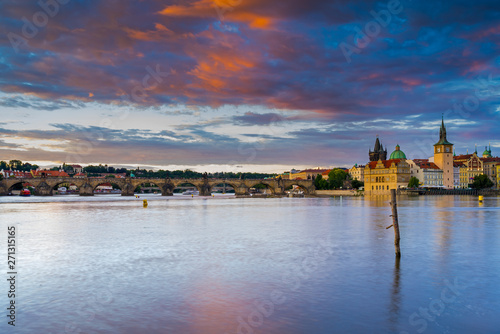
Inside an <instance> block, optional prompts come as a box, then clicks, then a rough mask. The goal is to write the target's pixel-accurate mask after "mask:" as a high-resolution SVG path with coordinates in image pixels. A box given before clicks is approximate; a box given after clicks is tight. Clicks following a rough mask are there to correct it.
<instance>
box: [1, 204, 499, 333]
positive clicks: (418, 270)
mask: <svg viewBox="0 0 500 334" xmlns="http://www.w3.org/2000/svg"><path fill="white" fill-rule="evenodd" d="M180 197H182V196H179V198H170V199H165V198H162V197H151V198H148V201H149V199H150V204H149V207H148V208H147V209H144V208H143V207H142V196H141V199H127V198H122V197H119V196H117V197H106V198H91V199H82V198H78V197H77V198H69V197H66V198H57V197H55V198H50V199H44V198H43V199H41V198H29V200H32V201H33V202H27V201H25V200H26V199H24V198H23V199H5V198H0V206H1V207H0V209H1V214H2V215H1V218H2V220H1V221H0V230H5V228H6V226H7V225H8V224H10V223H12V222H19V224H20V233H21V234H20V238H21V240H20V242H21V243H20V244H21V245H22V249H21V253H20V256H21V257H22V258H21V263H22V266H21V270H22V272H21V274H22V277H23V283H22V285H21V286H20V289H22V296H23V298H22V299H20V305H22V307H20V310H22V311H20V312H24V313H23V314H22V317H20V319H23V322H22V326H20V327H19V328H18V332H19V333H50V332H53V333H56V332H57V333H58V332H62V331H64V326H66V325H67V324H74V326H75V328H79V329H81V332H82V333H114V332H116V333H127V334H133V333H152V334H155V333H182V334H185V333H186V334H190V333H203V334H204V333H237V330H238V326H239V322H238V317H242V319H245V321H246V322H247V323H248V321H249V320H248V316H249V315H250V314H251V312H253V310H255V308H256V306H255V304H254V303H255V301H259V300H269V299H270V296H271V292H272V291H273V290H279V291H283V292H284V293H286V297H287V299H286V301H285V302H283V303H282V304H280V305H275V310H274V313H273V314H272V315H270V316H269V317H267V318H265V319H264V323H263V324H262V325H261V326H255V327H252V328H251V329H252V331H253V333H254V334H257V333H266V334H281V333H308V334H309V333H311V334H316V333H320V334H322V333H368V332H369V333H399V332H400V330H405V331H407V332H409V333H414V332H416V331H417V329H418V328H419V327H415V326H413V325H412V324H411V323H410V322H409V321H408V319H409V317H410V316H411V315H412V314H413V313H414V312H419V309H420V308H427V307H428V306H429V303H430V301H432V300H439V298H440V294H441V291H442V290H443V284H444V283H443V282H444V280H448V281H454V279H455V278H456V277H459V279H460V282H462V281H463V282H465V283H466V284H467V285H468V286H472V287H473V288H471V289H468V290H467V291H466V293H465V292H464V293H463V294H462V295H461V296H460V298H457V302H456V303H454V304H450V305H447V307H446V311H445V312H443V313H442V314H441V315H440V316H439V318H438V320H437V321H436V322H434V323H431V322H429V324H428V326H429V329H428V330H427V332H428V333H435V332H436V333H439V332H448V333H468V332H472V331H473V330H474V328H480V329H481V332H495V331H497V329H498V326H497V325H498V321H497V318H498V316H497V313H498V309H500V288H499V287H498V277H500V266H499V265H498V263H500V241H499V240H500V224H498V221H499V220H500V210H499V205H500V202H499V201H498V199H495V198H486V199H485V203H484V206H483V207H480V206H479V204H478V202H477V198H466V197H446V196H434V197H431V196H420V197H414V198H405V197H400V198H399V199H398V204H399V208H398V213H399V223H400V227H401V238H402V239H401V249H402V258H400V259H397V258H396V259H395V256H394V232H393V230H392V229H390V230H386V229H385V228H386V227H387V226H388V225H390V224H391V217H390V216H389V215H390V214H391V210H390V206H389V198H388V197H387V196H385V197H384V196H376V197H374V198H373V199H369V198H346V197H344V198H342V201H340V198H335V199H330V198H325V199H315V198H304V199H298V198H282V199H236V198H234V196H233V198H232V199H217V198H211V199H196V198H194V199H193V198H189V199H186V198H180ZM184 197H185V196H184ZM13 200H15V201H17V203H13V202H12V201H13ZM9 201H11V202H9ZM21 201H23V202H21ZM36 202H39V203H36ZM325 238H330V239H331V242H332V244H333V252H331V254H329V256H328V257H327V259H325V261H324V262H322V263H321V264H320V265H318V266H317V268H315V269H314V270H313V271H311V272H310V273H308V277H307V278H305V277H304V278H303V277H302V275H299V276H297V277H298V278H299V280H300V288H299V289H297V290H295V291H292V290H291V289H290V288H289V287H288V285H286V284H284V283H283V280H282V277H283V274H284V273H288V272H289V271H290V270H292V269H294V270H295V268H298V267H300V266H301V265H302V261H303V260H304V259H307V258H308V257H311V254H314V252H312V251H311V250H313V251H314V250H315V247H316V246H317V245H318V240H323V239H325ZM0 257H3V258H5V257H6V249H5V247H2V248H1V249H0ZM3 284H5V283H3ZM0 288H1V289H3V290H2V291H6V290H5V289H4V288H5V286H0ZM103 289H105V290H106V291H109V295H107V296H108V297H106V298H105V299H102V300H101V299H99V298H98V300H97V302H98V306H99V307H98V308H96V307H94V306H93V308H92V310H94V311H96V315H95V317H94V319H93V320H92V321H88V320H87V318H88V317H87V314H86V313H85V312H82V311H79V310H82V309H83V310H86V308H87V307H88V305H89V304H92V303H93V302H89V296H96V293H99V291H102V290H103ZM96 298H97V297H96ZM52 302H53V303H52ZM47 303H51V304H50V307H47V305H48V304H47ZM0 306H1V305H0ZM82 314H83V315H82ZM3 326H5V323H0V332H1V333H8V332H9V331H8V330H9V329H8V328H5V327H3Z"/></svg>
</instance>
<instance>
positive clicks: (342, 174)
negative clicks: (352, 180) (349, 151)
mask: <svg viewBox="0 0 500 334" xmlns="http://www.w3.org/2000/svg"><path fill="white" fill-rule="evenodd" d="M348 179H349V174H348V173H347V172H346V171H345V170H343V169H340V168H335V169H332V171H331V172H330V173H329V174H328V184H329V189H339V188H341V187H342V186H343V185H344V181H345V180H348Z"/></svg>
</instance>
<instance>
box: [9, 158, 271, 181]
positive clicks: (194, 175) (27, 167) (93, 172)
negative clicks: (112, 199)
mask: <svg viewBox="0 0 500 334" xmlns="http://www.w3.org/2000/svg"><path fill="white" fill-rule="evenodd" d="M38 168H39V166H38V165H34V164H30V163H28V162H24V163H23V162H22V161H21V160H10V161H9V162H6V161H0V170H2V169H3V170H18V171H21V172H29V171H31V170H36V169H38ZM49 170H57V171H58V170H63V171H65V172H66V173H68V174H69V175H70V176H72V175H74V174H76V171H75V170H74V168H73V167H72V165H67V164H66V163H63V164H62V165H60V166H54V167H52V168H50V169H49ZM83 172H84V173H86V174H87V176H89V177H96V176H101V174H126V175H127V176H134V177H145V178H160V179H163V178H171V179H200V178H202V177H203V174H204V173H200V172H195V171H192V170H190V169H186V170H174V171H170V170H163V169H160V170H157V171H154V170H146V169H140V168H139V167H138V168H136V169H127V168H116V167H113V166H108V165H102V164H99V165H97V166H94V165H89V166H86V167H83ZM276 175H277V174H269V173H233V172H216V173H208V174H207V176H208V177H209V178H218V179H265V178H270V177H274V176H276Z"/></svg>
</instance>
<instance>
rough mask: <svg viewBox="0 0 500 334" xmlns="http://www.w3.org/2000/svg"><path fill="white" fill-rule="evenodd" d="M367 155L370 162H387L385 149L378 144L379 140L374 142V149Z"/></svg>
mask: <svg viewBox="0 0 500 334" xmlns="http://www.w3.org/2000/svg"><path fill="white" fill-rule="evenodd" d="M368 154H369V155H370V161H379V160H387V149H385V150H384V146H382V144H381V143H380V140H379V139H378V136H377V140H375V147H374V148H373V152H372V150H369V152H368Z"/></svg>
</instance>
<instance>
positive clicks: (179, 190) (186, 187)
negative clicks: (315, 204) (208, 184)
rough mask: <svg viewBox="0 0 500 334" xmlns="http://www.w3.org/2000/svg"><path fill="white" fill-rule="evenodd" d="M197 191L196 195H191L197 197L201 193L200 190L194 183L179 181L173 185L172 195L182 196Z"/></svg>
mask: <svg viewBox="0 0 500 334" xmlns="http://www.w3.org/2000/svg"><path fill="white" fill-rule="evenodd" d="M195 190H196V191H197V192H198V194H196V193H193V194H192V195H195V196H198V195H200V194H201V193H202V189H201V187H200V186H199V185H197V184H196V182H190V181H189V180H179V181H178V182H175V183H174V189H173V190H172V193H173V194H183V193H186V192H189V191H195Z"/></svg>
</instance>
